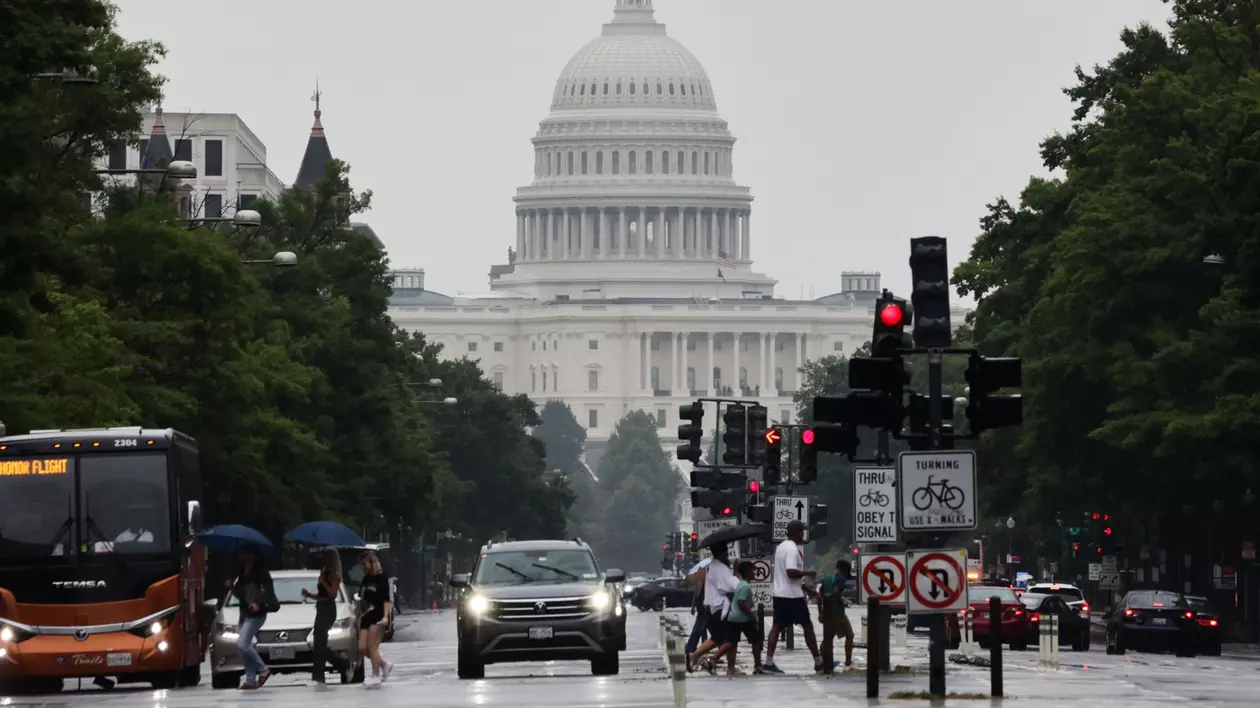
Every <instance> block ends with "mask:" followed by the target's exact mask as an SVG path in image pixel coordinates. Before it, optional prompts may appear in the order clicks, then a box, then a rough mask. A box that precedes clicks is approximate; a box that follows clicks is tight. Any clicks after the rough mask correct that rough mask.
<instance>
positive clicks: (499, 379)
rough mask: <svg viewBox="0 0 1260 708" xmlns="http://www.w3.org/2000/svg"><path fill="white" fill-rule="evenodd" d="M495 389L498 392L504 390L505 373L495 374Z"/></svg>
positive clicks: (498, 372) (497, 372)
mask: <svg viewBox="0 0 1260 708" xmlns="http://www.w3.org/2000/svg"><path fill="white" fill-rule="evenodd" d="M494 388H495V390H498V391H502V390H503V372H502V371H496V372H494Z"/></svg>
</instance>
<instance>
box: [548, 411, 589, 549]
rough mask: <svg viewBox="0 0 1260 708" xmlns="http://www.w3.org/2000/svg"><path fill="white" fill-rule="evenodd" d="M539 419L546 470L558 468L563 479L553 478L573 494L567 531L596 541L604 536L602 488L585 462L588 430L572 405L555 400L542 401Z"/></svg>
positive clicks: (569, 533)
mask: <svg viewBox="0 0 1260 708" xmlns="http://www.w3.org/2000/svg"><path fill="white" fill-rule="evenodd" d="M538 420H539V424H538V427H536V428H534V433H533V435H534V439H535V440H538V441H539V442H540V443H542V446H543V449H544V450H545V451H546V457H545V458H544V461H545V465H546V469H547V470H548V471H552V470H559V471H560V477H561V479H559V480H553V481H555V482H560V481H561V480H562V481H563V483H564V484H565V485H566V486H567V488H568V490H569V491H570V492H571V493H572V495H573V502H572V504H571V505H570V506H569V510H568V520H569V526H568V530H567V533H568V535H573V536H578V537H580V538H583V539H586V540H587V541H593V540H594V539H597V538H599V537H600V536H601V534H602V531H603V529H602V525H603V523H602V519H600V518H599V515H598V513H597V510H598V509H599V507H600V497H599V487H598V485H597V484H596V483H595V480H594V479H592V478H591V474H590V471H589V470H588V468H587V466H586V463H584V462H583V461H582V455H583V453H584V451H585V447H586V429H585V428H583V427H582V426H581V425H578V422H577V418H575V417H574V415H573V409H572V408H570V407H569V404H567V403H565V402H564V401H560V400H556V399H552V400H549V401H547V402H546V403H544V404H543V406H542V408H541V409H540V410H539V411H538Z"/></svg>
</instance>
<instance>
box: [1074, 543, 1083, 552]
mask: <svg viewBox="0 0 1260 708" xmlns="http://www.w3.org/2000/svg"><path fill="white" fill-rule="evenodd" d="M1079 550H1081V544H1079V543H1073V544H1072V552H1073V553H1075V552H1076V551H1079Z"/></svg>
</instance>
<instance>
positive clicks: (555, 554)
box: [473, 548, 599, 585]
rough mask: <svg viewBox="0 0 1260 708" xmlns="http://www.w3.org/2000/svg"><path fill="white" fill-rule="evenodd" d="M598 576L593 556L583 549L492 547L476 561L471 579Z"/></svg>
mask: <svg viewBox="0 0 1260 708" xmlns="http://www.w3.org/2000/svg"><path fill="white" fill-rule="evenodd" d="M598 577H599V570H598V569H597V568H596V566H595V559H594V558H593V557H592V556H591V552H590V551H588V550H586V549H575V548H566V549H555V550H540V551H491V552H489V553H483V554H482V555H481V558H480V560H479V561H478V562H477V572H476V574H475V575H474V576H473V583H475V584H477V585H515V584H520V583H571V582H580V581H592V580H595V579H596V578H598Z"/></svg>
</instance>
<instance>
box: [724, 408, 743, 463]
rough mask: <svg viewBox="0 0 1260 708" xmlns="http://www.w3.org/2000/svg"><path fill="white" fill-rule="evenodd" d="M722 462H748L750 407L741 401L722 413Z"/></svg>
mask: <svg viewBox="0 0 1260 708" xmlns="http://www.w3.org/2000/svg"><path fill="white" fill-rule="evenodd" d="M722 425H723V426H724V427H725V428H726V431H725V432H723V433H722V444H723V446H724V447H725V448H726V450H725V451H724V452H723V453H722V462H723V463H725V464H728V465H744V464H748V409H747V408H746V407H745V406H744V405H743V404H740V403H732V404H730V405H729V406H727V407H726V410H725V411H723V413H722Z"/></svg>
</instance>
